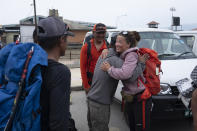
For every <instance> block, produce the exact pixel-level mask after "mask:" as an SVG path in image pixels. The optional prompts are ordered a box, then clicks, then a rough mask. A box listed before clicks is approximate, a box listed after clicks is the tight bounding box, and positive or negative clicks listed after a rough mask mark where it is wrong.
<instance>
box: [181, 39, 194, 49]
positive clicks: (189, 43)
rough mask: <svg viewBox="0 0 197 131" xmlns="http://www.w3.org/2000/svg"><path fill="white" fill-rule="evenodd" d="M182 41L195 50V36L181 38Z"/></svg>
mask: <svg viewBox="0 0 197 131" xmlns="http://www.w3.org/2000/svg"><path fill="white" fill-rule="evenodd" d="M181 39H182V40H183V41H184V42H185V43H186V44H187V45H188V46H189V47H190V48H193V45H194V40H195V37H194V36H181Z"/></svg>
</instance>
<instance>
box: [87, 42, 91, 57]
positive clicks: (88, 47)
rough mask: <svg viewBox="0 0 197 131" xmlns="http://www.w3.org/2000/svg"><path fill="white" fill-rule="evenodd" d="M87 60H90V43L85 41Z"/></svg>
mask: <svg viewBox="0 0 197 131" xmlns="http://www.w3.org/2000/svg"><path fill="white" fill-rule="evenodd" d="M87 44H88V46H87V60H90V57H91V42H90V41H87Z"/></svg>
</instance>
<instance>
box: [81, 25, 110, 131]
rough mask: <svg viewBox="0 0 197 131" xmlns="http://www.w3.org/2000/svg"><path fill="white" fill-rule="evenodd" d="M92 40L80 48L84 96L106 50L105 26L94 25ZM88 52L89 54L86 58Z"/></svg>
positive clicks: (89, 124)
mask: <svg viewBox="0 0 197 131" xmlns="http://www.w3.org/2000/svg"><path fill="white" fill-rule="evenodd" d="M92 34H93V38H91V40H90V42H86V43H85V44H84V45H83V46H82V48H81V54H80V70H81V77H82V83H83V87H84V90H85V92H86V94H87V93H88V91H89V90H90V86H91V83H92V78H93V72H94V68H95V66H96V62H97V60H98V58H99V56H100V55H101V53H102V51H103V50H104V49H107V43H106V41H105V34H106V26H105V25H104V24H102V23H98V24H95V25H94V27H93V30H92ZM88 52H89V53H90V54H89V56H88ZM89 113H90V112H89V109H88V115H87V120H88V126H89V128H90V131H91V127H92V125H91V122H90V118H89V117H90V115H89Z"/></svg>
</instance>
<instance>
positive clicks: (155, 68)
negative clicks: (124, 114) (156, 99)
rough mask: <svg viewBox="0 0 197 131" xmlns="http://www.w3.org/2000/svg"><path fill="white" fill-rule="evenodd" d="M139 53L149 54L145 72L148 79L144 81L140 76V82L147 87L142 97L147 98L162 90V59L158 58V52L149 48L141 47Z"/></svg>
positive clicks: (144, 74)
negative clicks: (160, 75) (160, 76)
mask: <svg viewBox="0 0 197 131" xmlns="http://www.w3.org/2000/svg"><path fill="white" fill-rule="evenodd" d="M138 53H139V54H140V55H143V54H146V53H147V54H149V59H148V60H147V61H146V68H145V70H144V72H143V76H144V78H145V79H146V81H145V82H143V81H142V80H140V78H139V80H140V82H142V83H143V85H144V86H145V87H146V89H145V91H144V93H143V94H142V96H141V98H142V99H147V98H149V97H150V96H151V95H156V94H158V93H159V92H160V78H159V73H160V72H161V61H160V60H159V59H158V55H157V52H155V51H154V50H151V49H149V48H140V49H139V52H138Z"/></svg>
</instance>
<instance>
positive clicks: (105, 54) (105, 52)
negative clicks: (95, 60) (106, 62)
mask: <svg viewBox="0 0 197 131" xmlns="http://www.w3.org/2000/svg"><path fill="white" fill-rule="evenodd" d="M107 54H108V49H104V50H103V51H102V53H101V58H102V59H105V58H106V57H107Z"/></svg>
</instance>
